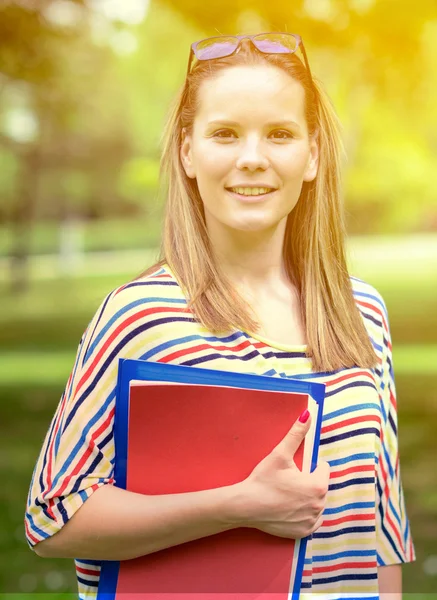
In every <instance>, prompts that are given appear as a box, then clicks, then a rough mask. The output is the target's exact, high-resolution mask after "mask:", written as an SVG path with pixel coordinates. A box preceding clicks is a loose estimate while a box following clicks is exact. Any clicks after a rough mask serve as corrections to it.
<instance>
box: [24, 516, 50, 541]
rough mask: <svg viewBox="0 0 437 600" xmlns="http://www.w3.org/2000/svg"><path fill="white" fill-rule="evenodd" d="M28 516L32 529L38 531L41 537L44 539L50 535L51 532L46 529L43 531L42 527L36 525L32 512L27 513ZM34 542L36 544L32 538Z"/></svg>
mask: <svg viewBox="0 0 437 600" xmlns="http://www.w3.org/2000/svg"><path fill="white" fill-rule="evenodd" d="M26 517H27V519H28V520H29V523H30V526H31V529H32V531H34V532H35V533H37V534H38V535H39V536H40V537H42V538H43V539H46V538H48V537H50V534H49V533H46V532H45V531H43V530H42V529H40V528H39V527H38V526H37V525H35V521H34V520H33V517H32V515H31V514H30V513H28V512H27V513H26ZM31 543H32V544H34V543H35V542H34V541H33V540H32V542H31Z"/></svg>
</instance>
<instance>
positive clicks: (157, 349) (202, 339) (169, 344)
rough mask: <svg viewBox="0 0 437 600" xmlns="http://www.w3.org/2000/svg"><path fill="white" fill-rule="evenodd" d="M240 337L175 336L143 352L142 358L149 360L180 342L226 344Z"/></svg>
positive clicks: (233, 335) (236, 335)
mask: <svg viewBox="0 0 437 600" xmlns="http://www.w3.org/2000/svg"><path fill="white" fill-rule="evenodd" d="M240 337H241V336H240V335H238V334H235V333H234V334H232V335H230V336H228V337H226V338H217V337H204V336H201V335H198V334H197V335H187V336H185V337H180V338H174V339H172V340H169V341H168V342H164V343H162V344H159V345H158V346H155V347H154V348H152V349H151V350H149V351H148V352H146V353H145V354H143V355H142V356H141V360H148V359H150V358H152V357H153V356H155V354H158V353H159V352H162V351H163V350H167V349H169V348H172V347H173V346H179V345H180V344H186V343H187V342H192V341H195V340H198V341H200V342H203V343H206V342H208V343H209V342H215V343H221V344H225V343H227V342H232V341H234V340H237V339H238V338H240ZM190 350H191V348H190ZM229 350H231V351H232V350H234V349H233V348H229Z"/></svg>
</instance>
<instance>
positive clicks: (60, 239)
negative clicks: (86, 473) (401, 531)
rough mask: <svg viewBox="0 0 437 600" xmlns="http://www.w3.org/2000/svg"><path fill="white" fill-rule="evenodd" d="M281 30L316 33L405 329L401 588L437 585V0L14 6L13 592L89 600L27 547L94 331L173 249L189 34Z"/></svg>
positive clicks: (9, 90)
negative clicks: (96, 318) (69, 386)
mask: <svg viewBox="0 0 437 600" xmlns="http://www.w3.org/2000/svg"><path fill="white" fill-rule="evenodd" d="M269 30H277V31H281V30H282V31H289V32H296V33H300V34H301V35H302V37H303V39H304V42H305V46H306V49H307V52H308V56H309V61H310V64H311V67H312V70H313V72H314V74H315V76H316V77H318V78H320V79H321V80H322V81H323V83H324V85H325V89H326V90H327V92H328V94H329V95H330V96H331V98H332V100H333V102H334V105H335V106H336V109H337V111H338V113H339V116H340V119H341V122H342V124H343V137H344V141H345V148H346V154H347V159H346V160H345V161H344V170H343V178H344V197H345V207H346V214H347V227H348V240H347V249H348V261H349V268H350V271H351V273H352V274H353V275H355V276H357V277H360V278H362V279H364V280H366V281H368V282H369V283H371V284H372V285H374V286H375V287H376V288H377V289H378V290H379V291H380V293H381V294H382V295H383V297H384V299H385V301H386V303H387V307H388V311H389V318H390V327H391V332H392V339H393V349H394V350H393V351H394V372H395V379H396V388H397V397H398V411H399V432H400V449H401V450H400V451H401V473H402V478H403V483H404V490H405V495H406V501H407V507H408V515H409V518H410V522H411V528H412V533H413V538H414V542H415V546H416V552H417V561H416V562H415V563H412V564H408V565H406V566H405V567H404V568H403V573H404V590H405V592H407V593H410V594H412V595H413V596H414V597H416V596H417V597H418V595H419V594H420V595H422V594H429V595H431V594H432V592H437V542H436V540H437V485H436V484H437V469H436V454H437V452H436V442H435V440H436V437H437V436H436V433H435V427H436V426H437V392H436V388H437V310H436V309H437V183H436V179H435V174H436V160H435V156H436V154H437V85H436V84H437V3H436V2H435V0H420V1H419V2H416V3H411V2H410V1H406V0H396V1H394V0H393V1H391V0H378V1H374V0H294V1H293V2H285V1H284V0H269V2H263V1H262V0H252V1H248V2H244V1H241V0H240V1H239V2H234V1H231V0H221V1H220V2H216V3H211V2H208V3H204V2H202V1H201V0H151V2H150V3H149V2H147V1H146V0H93V1H91V0H80V1H73V0H0V303H1V311H0V434H1V453H0V470H1V472H0V478H1V482H2V483H1V486H0V489H1V494H0V592H1V593H2V594H1V598H2V600H6V599H7V598H11V599H12V598H13V599H14V600H18V599H20V600H22V599H24V598H26V599H27V598H34V597H35V594H37V593H41V594H42V596H41V598H47V597H50V598H52V599H56V600H58V599H61V598H62V599H64V598H67V597H68V598H73V597H75V594H74V592H75V590H76V581H75V576H74V567H73V561H72V560H70V559H68V560H67V559H58V560H52V559H42V558H39V557H38V556H36V555H35V554H33V553H32V552H31V551H30V550H29V549H28V547H27V543H26V542H25V539H24V527H23V515H24V511H25V502H26V495H27V491H28V486H29V483H30V479H31V475H32V470H33V467H34V464H35V461H36V458H37V456H38V453H39V450H40V447H41V444H42V441H43V438H44V435H45V433H46V431H47V428H48V426H49V422H50V420H51V417H52V415H53V413H54V411H55V408H56V406H57V403H58V401H59V399H60V397H61V394H62V391H63V389H64V386H65V384H66V381H67V379H68V376H69V373H70V370H71V368H72V366H73V361H74V357H75V352H76V349H77V346H78V343H79V340H80V338H81V336H82V333H83V332H84V330H85V329H86V327H87V325H88V323H89V321H90V319H91V317H92V316H93V314H94V312H95V311H96V310H97V308H98V306H99V304H100V302H101V301H102V300H103V298H104V297H105V296H106V294H108V293H109V292H110V291H111V290H113V289H114V288H115V287H117V286H118V285H120V284H123V283H125V282H127V281H128V280H130V279H132V278H134V277H135V276H136V275H138V274H139V273H140V272H141V271H142V270H144V269H145V268H146V267H147V266H149V265H150V264H152V262H153V261H154V259H155V258H156V256H157V248H158V245H159V240H160V227H161V216H162V207H163V194H162V192H161V191H160V189H159V187H158V172H159V155H160V148H161V146H160V143H161V142H160V135H161V131H162V126H163V123H164V120H165V116H166V114H167V111H168V108H169V105H170V102H171V99H172V97H173V96H174V94H175V92H176V91H177V89H178V87H179V86H180V84H181V83H182V81H183V78H184V75H185V69H186V63H187V60H188V52H189V44H190V43H191V42H192V41H194V40H197V39H201V38H203V37H208V36H212V35H214V34H218V33H229V34H236V33H256V32H261V31H269ZM49 594H50V596H49ZM413 596H412V597H413ZM420 597H421V598H422V597H423V598H424V597H425V596H420Z"/></svg>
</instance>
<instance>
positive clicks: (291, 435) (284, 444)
mask: <svg viewBox="0 0 437 600" xmlns="http://www.w3.org/2000/svg"><path fill="white" fill-rule="evenodd" d="M304 412H305V411H304ZM302 415H304V413H302ZM302 415H301V417H302ZM305 416H306V415H304V418H305ZM310 424H311V415H308V416H307V420H306V422H305V423H304V422H302V421H300V420H299V419H297V420H296V421H295V422H294V423H293V425H292V427H291V428H290V430H289V431H288V433H286V435H285V437H284V438H283V439H282V440H281V441H280V442H279V444H278V445H277V446H276V447H275V451H277V452H280V453H281V454H286V455H289V456H290V457H293V456H294V454H295V453H296V450H297V449H298V448H299V446H300V445H301V443H302V441H303V440H304V438H305V435H306V434H307V433H308V430H309V428H310Z"/></svg>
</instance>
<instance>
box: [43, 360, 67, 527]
mask: <svg viewBox="0 0 437 600" xmlns="http://www.w3.org/2000/svg"><path fill="white" fill-rule="evenodd" d="M73 371H74V368H73V369H72V371H71V373H73ZM70 378H71V374H70ZM67 391H68V386H67V388H66V389H65V392H64V397H63V399H62V403H61V406H60V407H59V409H58V411H57V418H56V423H55V427H54V429H53V432H52V437H51V439H50V441H49V445H48V448H47V450H46V453H45V456H46V457H47V477H46V482H45V483H46V489H45V490H44V491H43V493H42V499H43V500H44V499H45V497H46V496H47V494H48V493H49V491H50V488H51V486H52V457H53V445H54V443H55V438H56V434H57V433H58V430H59V426H60V424H61V421H62V415H63V412H64V407H65V405H66V402H67ZM51 514H53V513H51ZM53 518H54V516H53Z"/></svg>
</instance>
